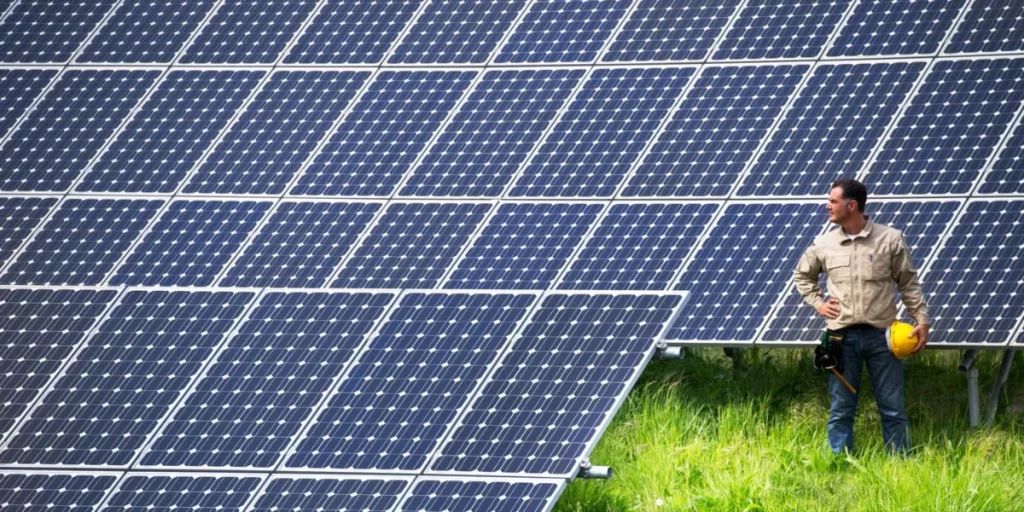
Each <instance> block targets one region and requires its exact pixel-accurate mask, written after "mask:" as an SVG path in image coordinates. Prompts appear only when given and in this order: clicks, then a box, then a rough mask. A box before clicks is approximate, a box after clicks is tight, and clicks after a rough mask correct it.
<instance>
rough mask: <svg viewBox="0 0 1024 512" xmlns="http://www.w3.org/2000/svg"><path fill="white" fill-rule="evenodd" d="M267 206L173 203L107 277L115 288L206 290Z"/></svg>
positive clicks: (249, 202)
mask: <svg viewBox="0 0 1024 512" xmlns="http://www.w3.org/2000/svg"><path fill="white" fill-rule="evenodd" d="M271 204H272V203H271V202H269V201H247V202H246V201H175V202H173V203H171V205H170V206H169V207H168V208H167V210H166V211H164V213H163V214H162V215H161V216H160V218H159V219H157V221H156V224H155V225H153V227H152V228H151V229H150V231H149V233H147V234H146V237H145V239H143V240H142V242H140V243H139V244H138V245H136V246H135V249H134V250H132V252H131V254H130V255H129V256H128V259H127V260H125V262H124V263H123V264H121V266H119V267H118V268H117V269H116V270H115V271H114V275H112V276H111V278H110V282H111V284H115V285H128V286H134V285H144V286H209V285H211V284H213V280H214V278H215V277H217V275H218V274H219V273H220V271H221V269H222V267H223V266H224V265H227V264H228V262H229V260H230V258H231V256H232V255H233V254H235V252H236V251H237V250H238V249H239V247H240V246H241V245H242V243H243V242H245V240H246V238H248V236H249V233H250V232H251V231H252V230H253V229H254V228H255V227H256V223H258V222H259V221H260V219H262V218H263V215H264V214H265V213H266V212H267V210H269V209H270V205H271Z"/></svg>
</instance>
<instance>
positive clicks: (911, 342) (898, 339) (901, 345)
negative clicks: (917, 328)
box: [885, 321, 917, 359]
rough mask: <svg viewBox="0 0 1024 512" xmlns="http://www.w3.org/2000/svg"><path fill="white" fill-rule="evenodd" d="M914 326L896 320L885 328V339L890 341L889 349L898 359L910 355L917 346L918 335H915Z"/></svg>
mask: <svg viewBox="0 0 1024 512" xmlns="http://www.w3.org/2000/svg"><path fill="white" fill-rule="evenodd" d="M913 332H914V326H912V325H910V324H908V323H906V322H900V321H895V322H893V323H892V325H890V326H889V328H888V329H886V330H885V339H886V341H888V342H889V350H891V351H892V354H893V355H894V356H896V359H903V358H905V357H907V356H909V355H910V353H911V352H912V351H913V350H914V347H916V346H917V336H914V335H913Z"/></svg>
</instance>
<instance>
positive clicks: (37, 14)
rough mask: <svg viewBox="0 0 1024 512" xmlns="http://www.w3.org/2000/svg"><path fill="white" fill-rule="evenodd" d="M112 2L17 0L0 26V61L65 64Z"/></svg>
mask: <svg viewBox="0 0 1024 512" xmlns="http://www.w3.org/2000/svg"><path fill="white" fill-rule="evenodd" d="M116 3H117V2H115V1H114V0H95V1H92V2H84V3H83V2H77V1H71V0H20V1H19V2H18V3H17V4H16V5H15V6H14V9H13V10H12V11H11V13H10V14H8V15H7V17H6V18H4V20H3V22H2V23H0V62H37V63H53V64H57V63H61V62H66V61H68V60H69V59H70V58H71V56H72V55H74V53H75V50H77V49H78V47H79V45H81V44H82V43H83V42H84V41H85V39H86V38H87V37H89V33H91V32H92V31H93V30H94V29H95V28H96V26H97V25H98V24H99V23H100V21H102V20H103V17H104V16H106V14H107V12H108V11H110V8H111V7H113V6H114V5H115V4H116Z"/></svg>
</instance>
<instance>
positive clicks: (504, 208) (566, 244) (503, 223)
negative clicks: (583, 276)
mask: <svg viewBox="0 0 1024 512" xmlns="http://www.w3.org/2000/svg"><path fill="white" fill-rule="evenodd" d="M603 209H604V207H603V205H601V204H597V203H504V204H501V205H499V206H498V208H497V210H496V211H495V213H494V214H493V216H492V217H491V218H490V219H489V220H488V222H487V224H486V225H485V226H484V228H483V230H482V231H481V233H480V234H479V235H478V236H477V237H476V238H475V239H474V240H473V241H472V242H471V243H470V244H468V245H469V248H468V249H467V250H466V253H465V254H464V255H463V256H462V258H461V259H460V260H458V262H457V263H456V265H457V266H456V267H455V269H454V270H453V271H451V273H450V275H449V276H448V278H447V279H446V280H444V281H442V284H441V286H443V287H445V288H470V289H481V290H488V289H532V290H543V289H545V288H547V287H548V286H549V285H550V284H551V283H552V282H553V281H554V280H555V278H556V277H558V274H559V272H560V271H561V269H562V267H563V266H565V263H566V261H568V259H569V257H571V256H572V254H573V252H575V249H576V246H577V245H579V243H580V242H581V241H582V239H583V236H584V235H585V234H586V233H587V232H588V231H589V229H590V226H591V225H592V224H593V223H594V221H595V220H596V219H597V217H598V215H600V213H601V211H602V210H603Z"/></svg>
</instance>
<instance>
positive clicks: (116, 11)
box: [71, 0, 220, 65]
mask: <svg viewBox="0 0 1024 512" xmlns="http://www.w3.org/2000/svg"><path fill="white" fill-rule="evenodd" d="M129 2H130V0H127V1H120V2H118V3H117V4H116V5H115V6H114V8H113V9H112V10H111V12H110V13H109V15H108V18H107V19H106V20H104V22H103V24H102V25H100V27H99V30H97V32H96V34H94V35H93V36H92V37H90V38H89V41H87V42H86V43H85V44H83V45H82V46H81V47H80V48H79V49H78V52H77V53H76V55H75V57H74V59H72V61H71V62H72V63H73V64H88V65H92V64H114V65H117V64H125V65H134V64H138V65H144V64H170V63H171V62H172V61H174V60H175V58H176V57H177V56H178V55H179V54H180V53H181V51H182V50H183V49H184V48H185V47H186V46H188V45H189V44H190V43H191V42H192V39H193V38H194V37H195V35H196V33H197V32H198V30H199V28H200V27H202V26H204V25H205V24H206V22H207V21H208V20H209V17H210V16H211V14H212V12H213V11H215V10H216V9H217V7H218V5H219V3H220V2H219V0H209V3H210V4H209V6H208V7H206V11H205V12H204V13H203V15H202V16H200V17H199V21H198V23H196V24H195V25H194V26H193V27H192V29H191V30H190V31H189V32H188V33H187V34H185V37H184V39H183V40H182V41H181V45H180V46H179V47H178V48H177V49H174V51H173V53H171V54H170V55H169V58H167V59H166V60H156V59H152V58H150V59H148V60H130V61H129V60H109V59H108V60H100V59H99V58H94V59H93V60H87V59H88V58H83V57H84V55H85V51H86V50H89V49H91V48H92V46H93V43H94V42H95V41H96V38H97V37H98V36H99V35H100V34H101V33H103V31H104V29H105V28H106V27H107V26H108V25H109V24H110V21H111V20H112V19H114V16H115V15H120V14H122V12H124V11H122V8H124V10H126V11H127V10H130V9H132V8H133V7H136V6H133V5H131V4H130V3H129ZM196 7H197V8H202V7H201V6H196ZM164 21H165V22H166V20H164Z"/></svg>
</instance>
